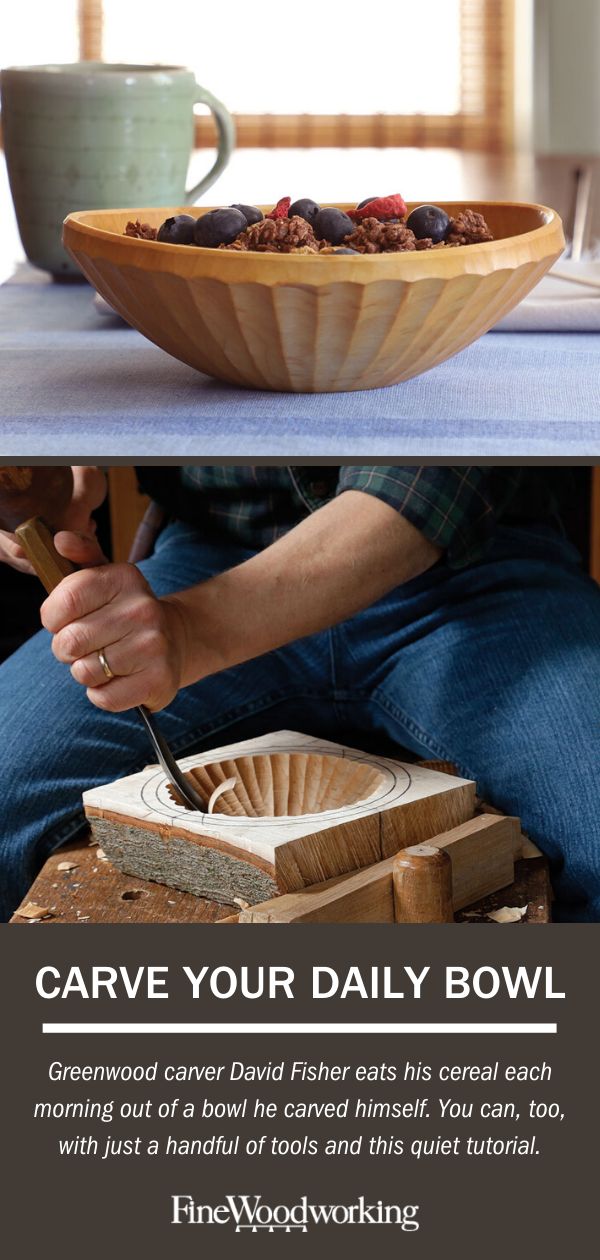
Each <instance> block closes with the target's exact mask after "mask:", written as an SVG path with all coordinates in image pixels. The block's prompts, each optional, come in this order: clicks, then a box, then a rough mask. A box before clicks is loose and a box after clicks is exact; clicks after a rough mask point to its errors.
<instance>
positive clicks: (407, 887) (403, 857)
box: [392, 844, 454, 923]
mask: <svg viewBox="0 0 600 1260" xmlns="http://www.w3.org/2000/svg"><path fill="white" fill-rule="evenodd" d="M392 880H393V885H394V916H395V920H396V923H453V922H454V907H453V904H452V861H451V859H450V854H449V853H446V852H445V850H444V849H436V848H435V846H434V845H432V844H414V845H412V846H411V847H410V848H408V849H402V850H401V851H400V853H399V854H398V857H397V858H396V859H395V861H394V864H393V867H392Z"/></svg>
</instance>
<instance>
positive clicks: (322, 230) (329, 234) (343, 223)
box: [313, 209, 354, 245]
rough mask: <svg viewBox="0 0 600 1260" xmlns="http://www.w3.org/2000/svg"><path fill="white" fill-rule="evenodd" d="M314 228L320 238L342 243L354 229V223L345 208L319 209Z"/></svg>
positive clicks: (335, 243) (332, 242) (337, 243)
mask: <svg viewBox="0 0 600 1260" xmlns="http://www.w3.org/2000/svg"><path fill="white" fill-rule="evenodd" d="M313 228H314V232H315V236H317V237H318V238H319V240H322V241H330V243H331V244H332V245H341V243H342V241H343V240H344V238H345V237H346V236H349V235H350V233H351V232H353V231H354V224H353V222H352V219H351V218H349V216H348V215H347V214H344V211H343V210H335V209H331V210H319V213H318V215H317V217H316V219H315V221H314V223H313Z"/></svg>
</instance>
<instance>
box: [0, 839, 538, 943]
mask: <svg viewBox="0 0 600 1260" xmlns="http://www.w3.org/2000/svg"><path fill="white" fill-rule="evenodd" d="M99 853H100V854H101V850H98V848H97V846H96V844H90V841H89V834H86V835H85V836H84V837H83V838H82V839H80V840H74V841H72V842H71V843H70V844H67V845H65V846H64V847H63V848H61V849H58V850H57V851H56V853H53V854H52V856H51V857H49V858H48V860H47V861H46V863H45V864H44V866H43V868H42V870H41V871H40V873H39V875H38V877H37V879H36V880H35V881H34V883H33V884H32V886H31V888H30V889H29V892H28V893H27V895H26V897H25V898H24V899H23V902H22V907H23V906H24V905H26V903H27V902H34V903H35V904H36V905H39V906H42V907H44V908H46V909H48V910H50V911H51V914H52V917H51V918H47V919H42V920H41V923H44V924H51V923H216V922H217V921H218V920H219V919H224V918H228V917H229V916H230V915H231V914H232V912H233V911H234V910H235V907H234V906H224V905H220V904H219V903H218V902H216V901H207V900H206V899H205V898H203V897H194V896H192V894H191V893H184V892H178V890H177V889H175V888H167V887H166V886H165V885H163V884H155V883H150V882H149V881H147V880H143V879H138V878H137V877H136V878H134V877H133V876H130V875H123V874H122V873H121V872H120V871H118V870H116V869H115V867H114V866H112V864H111V863H110V862H108V861H107V860H106V858H105V857H103V856H99ZM63 862H69V863H73V869H72V870H69V871H65V870H59V869H58V868H59V866H60V864H61V863H63ZM515 870H516V872H517V878H516V880H515V882H514V884H510V885H509V886H508V887H507V888H503V889H501V890H500V892H497V893H494V894H493V896H491V897H485V898H484V899H483V900H482V901H479V902H475V903H474V904H473V905H472V906H467V907H466V908H465V909H464V910H460V911H459V912H458V913H457V914H456V916H455V921H456V922H457V923H486V922H488V923H490V925H491V921H490V920H489V919H486V915H487V914H488V913H489V912H490V911H491V910H497V909H499V907H500V906H524V905H525V904H527V913H526V914H525V916H524V918H523V919H522V920H521V923H549V922H550V921H551V910H550V907H551V890H550V881H549V878H548V866H547V863H546V860H545V858H528V859H526V860H521V861H518V862H517V863H516V866H515ZM22 907H21V908H22ZM30 922H31V920H29V919H25V918H21V917H20V916H19V912H18V911H17V912H16V913H15V914H14V915H13V917H12V919H11V923H20V924H23V925H25V924H28V923H30Z"/></svg>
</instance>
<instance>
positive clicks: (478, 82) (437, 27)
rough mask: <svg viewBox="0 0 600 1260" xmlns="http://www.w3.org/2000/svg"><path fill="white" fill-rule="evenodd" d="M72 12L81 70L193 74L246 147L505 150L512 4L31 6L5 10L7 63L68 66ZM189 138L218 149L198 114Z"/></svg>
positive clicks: (116, 1) (445, 0)
mask: <svg viewBox="0 0 600 1260" xmlns="http://www.w3.org/2000/svg"><path fill="white" fill-rule="evenodd" d="M32 9H33V10H35V12H32ZM50 9H51V11H52V21H51V22H50V19H49V17H48V11H49V10H50ZM76 9H77V10H78V14H79V49H80V55H81V56H82V57H85V58H87V59H90V60H96V59H99V58H103V59H104V60H106V61H117V62H119V61H122V62H138V63H139V62H161V63H163V64H177V65H181V64H185V65H189V66H190V67H191V68H192V69H193V70H194V71H195V72H196V75H197V78H198V80H199V81H200V83H202V84H203V85H204V86H205V87H207V88H209V89H210V90H211V91H212V92H214V93H215V95H217V96H219V97H220V98H221V99H222V100H224V101H225V103H226V104H227V105H228V107H229V108H230V109H231V111H232V112H233V113H234V114H235V116H236V122H237V136H238V144H239V145H241V146H262V145H267V146H269V145H284V146H287V145H291V146H300V147H303V146H312V145H325V146H332V145H343V146H345V145H350V146H353V145H369V146H371V145H372V146H377V147H379V146H385V145H417V146H423V145H441V146H445V145H447V146H456V147H459V148H483V149H487V150H488V151H497V150H500V149H502V148H504V147H507V146H509V145H510V143H511V139H512V113H513V73H512V69H513V47H512V42H513V22H514V0H427V3H426V5H424V6H423V8H422V9H421V8H420V6H419V5H417V4H412V5H407V4H405V3H402V0H377V3H376V4H373V5H368V4H362V5H360V6H359V5H357V4H355V3H352V0H350V3H348V4H346V5H340V4H339V2H338V0H323V2H322V3H321V4H320V5H319V4H316V5H311V6H302V5H298V4H291V3H290V0H287V3H286V2H285V0H279V3H275V0H272V2H271V3H269V4H265V3H262V4H257V5H253V4H252V3H248V0H228V3H227V5H226V6H220V5H218V4H214V5H209V4H206V3H199V0H178V3H177V4H176V5H175V6H174V7H173V9H172V10H170V9H169V8H168V6H166V5H165V2H164V0H145V3H144V4H143V5H142V6H139V5H127V4H124V3H123V0H79V3H78V4H77V3H76V0H53V4H52V6H49V5H47V4H46V3H45V2H44V0H30V3H29V5H28V6H27V9H26V10H24V15H23V18H22V19H19V17H18V16H15V12H14V10H13V15H12V16H11V19H10V22H11V25H13V26H14V27H15V29H16V27H18V25H19V23H20V22H21V23H22V32H21V33H20V34H17V35H15V36H14V38H11V39H8V40H6V39H5V40H4V41H3V55H5V59H6V60H7V59H8V58H6V53H8V54H9V56H10V60H12V61H17V60H18V61H23V60H27V61H34V60H44V61H47V60H49V59H50V58H52V57H55V58H56V59H59V58H60V59H62V60H69V59H71V58H72V57H73V56H74V53H73V44H74V40H75V26H76V18H75V10H76ZM37 10H39V11H40V12H39V14H37ZM32 18H33V19H34V20H33V21H32ZM38 18H39V21H38V20H37V19H38ZM44 24H45V27H46V28H47V32H46V35H47V42H45V41H46V36H45V35H44V34H42V33H41V32H40V25H41V26H42V27H44ZM61 39H62V41H63V42H62V44H61V47H60V48H59V47H58V45H59V44H60V42H61ZM63 45H64V50H63V51H61V48H63ZM196 136H197V142H198V144H199V145H210V144H212V143H214V131H213V123H212V120H211V119H210V118H209V117H208V116H206V115H204V114H199V116H198V119H197V128H196Z"/></svg>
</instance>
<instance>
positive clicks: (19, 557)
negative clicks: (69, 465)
mask: <svg viewBox="0 0 600 1260" xmlns="http://www.w3.org/2000/svg"><path fill="white" fill-rule="evenodd" d="M72 472H73V495H72V498H71V502H70V504H69V506H68V508H67V509H66V511H65V512H64V513H63V517H62V520H61V521H59V522H57V524H58V525H59V526H60V531H61V532H60V533H58V534H57V535H56V538H55V540H54V542H55V546H56V549H57V551H59V552H60V554H61V555H62V556H66V558H67V560H72V561H73V563H74V564H86V565H87V564H102V563H104V557H103V555H102V552H101V551H100V548H99V546H98V544H97V542H96V539H95V535H96V522H95V521H94V519H93V517H92V512H94V511H95V509H96V508H98V507H100V504H101V503H102V502H103V500H104V497H105V495H106V478H105V476H104V473H103V472H101V470H100V469H99V468H81V467H79V466H75V467H74V468H73V469H72ZM64 531H67V532H64ZM0 561H3V562H4V563H5V564H9V565H10V566H11V568H13V569H19V570H20V572H21V573H33V569H32V567H31V565H30V563H29V561H28V559H27V557H26V555H25V552H24V551H23V548H22V547H21V546H20V545H19V543H18V541H17V538H16V536H15V535H14V534H9V533H7V531H6V530H0Z"/></svg>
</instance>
